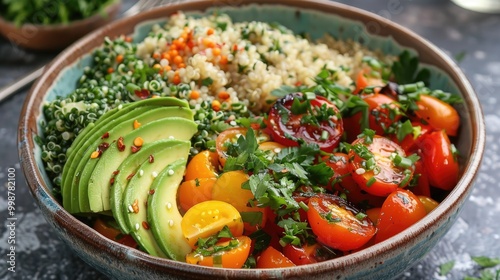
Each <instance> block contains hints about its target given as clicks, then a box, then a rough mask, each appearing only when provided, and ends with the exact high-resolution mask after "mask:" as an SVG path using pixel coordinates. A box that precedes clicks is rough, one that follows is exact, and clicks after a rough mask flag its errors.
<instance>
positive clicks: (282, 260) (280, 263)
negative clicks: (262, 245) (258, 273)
mask: <svg viewBox="0 0 500 280" xmlns="http://www.w3.org/2000/svg"><path fill="white" fill-rule="evenodd" d="M293 266H295V264H294V263H293V262H292V261H291V260H290V259H289V258H287V257H285V255H283V253H281V252H280V251H278V250H276V249H274V247H272V246H269V247H267V248H266V249H265V250H264V251H262V253H261V254H260V256H259V258H258V259H257V268H283V267H293Z"/></svg>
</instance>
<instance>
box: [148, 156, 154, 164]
mask: <svg viewBox="0 0 500 280" xmlns="http://www.w3.org/2000/svg"><path fill="white" fill-rule="evenodd" d="M154 161H155V158H154V157H153V155H149V163H153V162H154Z"/></svg>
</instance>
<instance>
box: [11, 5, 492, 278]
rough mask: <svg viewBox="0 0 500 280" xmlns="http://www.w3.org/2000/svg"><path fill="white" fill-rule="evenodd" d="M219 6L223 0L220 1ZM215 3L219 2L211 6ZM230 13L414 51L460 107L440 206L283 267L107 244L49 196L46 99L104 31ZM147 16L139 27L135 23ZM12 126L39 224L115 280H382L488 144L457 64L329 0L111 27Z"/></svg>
mask: <svg viewBox="0 0 500 280" xmlns="http://www.w3.org/2000/svg"><path fill="white" fill-rule="evenodd" d="M221 3H222V4H221ZM214 5H216V6H214ZM214 9H218V10H220V11H223V12H227V13H228V14H230V16H232V17H233V18H234V19H235V21H243V20H245V21H248V20H261V21H278V22H280V23H282V24H283V25H285V26H288V27H289V28H291V29H293V30H294V31H296V32H303V31H306V32H309V33H310V34H311V36H312V37H319V36H322V35H323V34H324V33H325V32H329V33H330V34H332V35H333V36H335V37H337V38H341V39H353V40H357V41H359V42H361V43H363V44H364V45H365V46H367V47H369V48H372V49H381V50H382V51H383V52H385V53H387V54H393V55H397V54H399V53H400V52H401V50H403V49H410V50H411V51H412V52H414V53H418V55H419V57H420V60H421V62H423V63H425V64H426V65H425V67H427V68H429V69H430V70H431V72H432V77H431V85H430V86H431V87H435V88H440V89H443V90H446V91H450V92H455V93H457V94H459V95H461V96H462V98H463V100H464V102H463V103H462V104H460V105H459V106H457V107H456V108H457V110H458V111H459V113H460V117H461V121H462V126H461V128H460V132H459V136H458V137H457V141H456V146H457V148H458V149H459V151H460V154H461V155H462V162H461V165H462V168H461V175H460V181H459V182H458V184H457V186H456V187H455V188H454V189H453V191H451V192H450V193H449V194H448V195H447V196H446V198H445V199H444V200H443V201H442V203H441V204H440V205H439V206H438V207H437V208H436V209H435V210H434V211H432V212H431V213H430V214H428V215H427V216H426V217H425V218H424V219H422V220H421V221H419V222H418V223H416V224H415V225H413V226H411V227H410V228H408V229H407V230H405V231H403V232H402V233H400V234H398V235H396V236H394V237H392V238H390V239H388V240H386V241H384V242H382V243H379V244H376V245H374V246H372V247H369V248H367V249H364V250H362V251H359V252H357V253H353V254H350V255H347V256H344V257H340V258H337V259H334V260H330V261H326V262H322V263H317V264H313V265H306V266H299V267H295V268H287V269H267V270H265V269H264V270H263V269H252V270H238V269H236V270H235V269H218V268H206V267H199V266H193V265H188V264H185V263H180V262H175V261H171V260H167V259H161V258H156V257H152V256H150V255H148V254H146V253H143V252H141V251H138V250H135V249H131V248H128V247H125V246H122V245H120V244H118V243H115V242H112V241H110V240H108V239H106V238H104V237H103V236H101V235H100V234H98V233H97V232H95V231H94V230H93V229H91V228H90V227H88V226H87V225H85V224H84V223H82V222H80V221H79V220H78V219H77V218H75V217H74V216H72V215H70V214H69V213H68V212H66V211H65V210H64V209H63V208H62V206H61V204H60V202H59V201H57V200H56V199H55V198H54V196H53V195H52V194H51V183H50V181H49V180H48V179H47V177H46V175H45V173H44V171H43V167H42V163H41V160H40V148H39V147H38V146H37V145H36V143H35V141H34V136H35V135H36V134H37V133H38V131H39V127H38V122H39V121H40V119H41V118H42V117H41V114H42V113H41V107H42V104H43V102H44V101H47V100H52V99H53V98H54V97H55V96H56V95H64V94H68V93H69V92H71V91H72V90H73V89H74V88H75V84H76V80H77V78H78V77H79V75H80V74H81V73H82V69H83V67H85V66H86V65H89V63H90V59H89V55H88V54H89V53H90V52H92V50H93V49H94V48H96V47H97V46H99V45H100V44H102V42H103V39H104V37H105V36H109V37H116V36H119V35H121V34H132V33H134V32H135V33H134V38H135V39H139V40H140V39H141V38H142V37H143V36H145V34H146V31H145V30H146V29H147V27H148V25H151V24H152V23H151V21H158V20H161V19H164V18H165V17H167V16H168V15H169V14H172V13H174V12H176V11H177V10H183V11H185V12H186V13H190V12H193V11H199V12H202V13H203V12H208V13H210V12H211V11H212V12H213V10H214ZM143 22H146V23H144V24H142V25H138V24H140V23H143ZM21 116H22V118H21V120H20V125H19V136H18V137H19V151H20V158H21V162H22V166H23V169H24V173H25V175H26V178H27V180H28V183H29V187H30V188H31V192H32V194H33V197H34V198H35V200H36V201H37V203H38V204H39V206H40V208H41V210H42V213H43V215H44V217H45V218H46V220H47V221H48V222H49V223H50V224H51V225H52V226H53V227H54V229H55V231H56V232H57V233H58V234H59V236H60V237H61V238H62V239H63V240H64V241H65V242H66V243H67V245H68V246H69V247H71V248H72V249H73V250H74V251H75V253H76V254H77V255H79V256H80V257H81V258H82V259H83V260H85V261H86V262H88V263H89V264H90V265H92V266H94V267H95V268H97V269H98V270H100V271H102V272H103V273H104V274H106V275H109V276H112V277H114V278H117V279H144V278H147V279H156V278H163V279H188V278H192V279H285V278H287V279H289V278H292V279H297V278H307V279H389V278H392V277H395V276H397V275H399V274H400V273H401V272H403V271H404V270H405V269H407V268H408V267H410V266H411V265H412V264H414V263H415V262H416V261H417V260H419V259H421V258H422V257H423V256H424V255H425V254H426V253H427V252H429V251H430V250H431V248H433V246H434V245H435V244H436V243H437V242H438V241H439V239H440V238H441V237H442V236H443V235H444V234H445V233H446V232H447V230H448V229H449V228H450V227H451V225H452V224H453V222H454V221H455V220H456V219H457V217H458V215H459V212H460V209H461V208H462V205H463V204H464V202H465V201H466V199H467V197H468V196H469V194H470V192H471V189H472V186H473V179H474V177H475V175H476V173H477V171H478V168H479V165H480V162H481V158H482V155H483V151H484V145H485V127H484V120H483V116H482V112H481V108H480V104H479V102H478V99H477V97H476V95H475V93H474V91H473V89H472V87H471V85H470V84H469V82H468V81H467V79H466V78H465V76H464V74H463V73H462V72H461V71H460V69H459V68H458V67H457V65H456V64H455V63H454V62H453V61H452V60H451V59H450V58H449V57H448V56H446V55H445V54H444V53H443V52H442V51H441V50H439V49H438V48H437V47H435V46H433V45H432V44H430V43H429V42H427V41H426V40H424V39H422V38H421V37H419V36H417V35H416V34H415V33H413V32H411V31H410V30H408V29H406V28H403V27H401V26H399V25H397V24H394V23H393V22H391V21H389V20H387V19H384V18H381V17H379V16H376V15H374V14H371V13H368V12H366V11H363V10H359V9H356V8H352V7H349V6H346V5H341V4H337V3H333V2H326V1H314V0H311V1H302V0H300V1H299V0H254V1H227V2H224V1H222V2H221V1H219V2H214V1H210V0H201V1H190V2H189V3H184V4H178V5H175V6H167V7H162V8H158V9H155V10H151V11H148V12H145V13H142V14H139V15H137V16H134V17H131V18H127V19H124V20H120V21H117V22H114V23H113V24H110V25H108V26H106V27H104V28H102V29H100V30H98V31H95V32H93V33H92V34H90V35H88V36H86V37H85V38H83V39H81V40H79V41H78V42H77V43H75V44H73V45H72V46H71V47H70V48H68V49H66V50H65V51H64V52H62V53H61V54H60V55H59V56H58V57H57V58H56V59H55V60H54V61H53V62H52V63H51V64H50V66H48V67H47V69H46V70H45V73H44V74H43V75H42V77H41V78H40V79H39V80H38V82H37V83H36V84H35V85H34V86H33V88H32V89H31V93H30V95H29V96H28V98H27V99H26V102H25V104H24V108H23V112H22V114H21Z"/></svg>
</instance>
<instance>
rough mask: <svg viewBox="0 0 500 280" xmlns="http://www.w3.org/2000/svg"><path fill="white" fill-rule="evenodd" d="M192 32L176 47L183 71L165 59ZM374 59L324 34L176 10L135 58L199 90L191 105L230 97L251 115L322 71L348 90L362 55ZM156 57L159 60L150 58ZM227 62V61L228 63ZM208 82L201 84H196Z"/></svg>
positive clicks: (355, 46)
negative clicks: (178, 43)
mask: <svg viewBox="0 0 500 280" xmlns="http://www.w3.org/2000/svg"><path fill="white" fill-rule="evenodd" d="M186 32H187V33H189V34H190V36H191V37H190V40H191V41H190V42H192V45H191V47H188V48H185V49H183V50H178V48H177V49H176V50H177V52H178V54H179V55H180V56H181V57H182V61H183V63H185V68H180V69H179V68H178V67H176V66H177V65H175V64H174V63H172V62H171V61H172V60H173V58H172V57H170V61H169V60H166V59H164V58H163V57H164V56H165V55H168V54H169V52H171V48H172V46H173V45H174V47H175V44H174V43H175V40H179V38H183V34H185V33H186ZM367 55H368V56H378V57H381V56H380V55H378V54H375V53H373V52H370V51H368V50H367V49H364V48H362V47H361V46H360V45H359V44H358V43H354V42H342V41H337V40H335V39H334V38H332V37H331V36H326V37H325V38H323V39H322V40H321V41H319V42H316V43H314V42H311V41H310V40H308V38H304V37H301V36H299V35H296V34H294V33H293V32H292V31H291V30H289V29H287V28H286V27H284V26H282V25H279V24H276V23H274V24H270V23H264V22H256V21H252V22H237V23H233V22H232V20H231V18H230V17H229V16H228V15H225V14H219V15H211V16H208V17H202V18H194V17H188V16H186V15H185V14H183V13H181V12H179V13H177V14H175V15H173V16H171V17H170V18H169V20H168V21H167V23H166V24H164V25H163V26H160V25H155V26H153V28H152V31H151V33H150V35H149V36H148V37H146V38H145V40H144V41H143V42H141V43H139V44H138V45H137V56H138V57H139V58H141V59H142V60H143V61H145V62H147V63H149V64H150V66H153V65H154V64H157V63H158V62H159V63H160V65H162V66H167V69H168V71H165V74H164V76H165V78H166V79H167V80H169V81H173V77H175V75H176V73H179V74H180V79H181V82H182V83H184V84H188V85H190V86H191V90H195V91H198V92H200V96H199V98H196V99H194V100H190V102H191V104H192V105H195V104H199V103H200V102H201V101H206V100H208V101H213V100H217V99H220V98H218V94H219V93H220V92H227V93H229V98H228V99H225V100H220V101H222V102H225V103H227V104H229V105H230V104H232V103H239V102H242V103H243V104H244V105H246V106H248V107H249V109H250V110H251V111H253V112H261V111H264V110H265V109H267V107H268V105H269V104H270V103H272V101H273V100H274V99H275V98H276V97H275V96H272V95H271V92H272V91H273V90H275V89H277V88H279V87H280V86H283V85H289V86H297V85H308V86H312V85H314V80H313V78H314V77H315V76H316V75H317V74H318V73H319V72H320V71H321V70H322V69H325V68H326V69H329V70H332V71H335V73H336V76H335V79H336V83H337V84H339V85H340V86H344V87H351V86H352V85H353V75H354V74H355V73H357V72H358V71H359V69H360V68H361V67H362V64H363V57H365V56H367ZM154 57H160V59H159V60H158V59H154ZM226 60H227V62H226ZM207 79H208V80H211V81H213V83H212V84H210V85H209V86H205V85H203V84H200V83H199V81H200V80H202V81H203V80H207Z"/></svg>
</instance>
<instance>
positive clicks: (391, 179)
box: [349, 135, 414, 197]
mask: <svg viewBox="0 0 500 280" xmlns="http://www.w3.org/2000/svg"><path fill="white" fill-rule="evenodd" d="M351 146H352V148H351V150H350V151H349V158H352V160H351V162H350V167H351V172H352V177H353V179H354V181H356V183H357V184H358V186H359V187H360V188H361V189H362V190H364V191H366V192H367V193H370V194H372V195H376V196H384V197H385V196H387V195H389V194H390V193H392V192H393V191H395V190H396V189H397V188H399V187H405V186H406V185H407V184H408V183H409V182H410V180H411V178H412V176H413V172H414V167H409V168H404V167H399V166H396V165H395V163H394V161H393V160H391V156H392V155H393V154H397V155H399V156H401V157H406V154H405V152H404V151H403V149H402V148H401V147H400V146H399V145H398V144H396V143H394V142H393V141H391V140H389V139H388V138H385V137H382V136H378V135H375V136H374V137H373V141H372V142H371V143H370V144H366V143H365V138H359V139H357V140H356V141H354V142H353V143H352V145H351ZM357 150H359V151H358V152H357ZM364 152H368V155H363V157H367V156H369V157H371V159H367V158H363V157H362V156H361V155H359V154H358V153H364ZM372 159H373V160H374V162H373V164H374V166H375V167H374V168H373V169H371V170H370V169H367V166H366V165H367V164H368V162H369V161H370V160H372Z"/></svg>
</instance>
